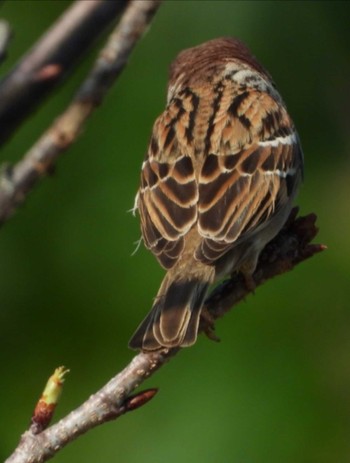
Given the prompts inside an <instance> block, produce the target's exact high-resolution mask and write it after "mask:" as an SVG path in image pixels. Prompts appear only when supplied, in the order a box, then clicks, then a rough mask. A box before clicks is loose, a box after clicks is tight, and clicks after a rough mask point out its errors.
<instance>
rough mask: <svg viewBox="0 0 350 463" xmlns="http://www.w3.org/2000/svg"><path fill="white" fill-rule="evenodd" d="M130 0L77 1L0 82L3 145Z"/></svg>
mask: <svg viewBox="0 0 350 463" xmlns="http://www.w3.org/2000/svg"><path fill="white" fill-rule="evenodd" d="M126 4H127V0H113V1H111V0H90V1H88V2H82V1H79V0H78V1H76V2H74V3H73V5H72V6H71V7H70V8H68V9H67V11H65V12H64V14H63V15H62V16H61V17H60V18H59V19H58V20H57V21H56V23H55V24H54V25H53V26H52V27H51V28H50V29H49V30H48V31H47V32H46V33H45V34H44V35H43V36H42V38H40V39H39V41H38V42H37V43H36V44H35V45H34V46H33V47H32V49H31V50H30V51H29V52H28V53H27V54H26V55H25V56H24V57H23V58H22V59H21V60H20V62H19V63H18V64H17V65H16V67H15V68H14V69H13V71H11V72H10V73H9V74H8V75H7V76H6V77H5V78H4V79H3V80H2V82H1V84H0V145H1V144H3V143H5V141H6V140H8V138H9V137H10V136H11V135H12V133H13V132H14V130H16V129H17V128H18V126H19V125H20V124H21V122H22V121H23V120H24V119H25V118H26V117H27V116H28V115H29V114H30V113H31V112H32V111H33V110H34V109H35V108H37V107H38V106H39V104H40V103H42V101H43V99H44V98H45V97H46V96H47V95H48V94H49V93H50V92H51V91H52V90H53V89H54V88H55V87H56V86H57V84H58V83H60V82H62V80H63V79H64V77H66V76H67V75H68V73H69V71H70V70H71V69H72V68H73V66H74V65H76V64H77V63H78V61H79V58H81V56H82V55H83V54H84V53H85V52H86V51H87V50H88V48H89V47H90V46H91V45H92V44H93V43H94V42H95V40H96V39H97V38H98V37H99V35H100V34H101V33H102V32H103V31H104V30H105V29H106V28H107V27H108V26H109V25H111V24H112V23H113V22H115V20H116V18H117V16H118V14H119V13H121V11H122V10H123V8H124V7H125V6H126Z"/></svg>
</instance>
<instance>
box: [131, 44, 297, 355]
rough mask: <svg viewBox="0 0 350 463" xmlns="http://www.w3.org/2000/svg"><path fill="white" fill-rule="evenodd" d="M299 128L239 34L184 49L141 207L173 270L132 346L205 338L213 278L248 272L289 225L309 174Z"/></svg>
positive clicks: (151, 239) (161, 256) (148, 233)
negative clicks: (201, 329) (203, 319)
mask: <svg viewBox="0 0 350 463" xmlns="http://www.w3.org/2000/svg"><path fill="white" fill-rule="evenodd" d="M302 165H303V159H302V152H301V147H300V144H299V141H298V136H297V133H296V132H295V129H294V125H293V122H292V120H291V119H290V117H289V115H288V113H287V110H286V107H285V105H284V103H283V101H282V99H281V97H280V95H279V94H278V92H277V90H276V88H275V86H274V84H273V82H272V80H271V77H270V76H269V74H268V73H267V72H266V71H265V70H264V69H263V68H262V67H261V65H260V64H259V63H258V62H257V61H256V60H255V58H254V57H253V56H252V55H251V53H250V51H249V50H248V49H247V48H246V46H245V45H244V44H243V43H242V42H240V41H239V40H237V39H233V38H220V39H216V40H211V41H209V42H206V43H204V44H203V45H200V46H198V47H194V48H190V49H188V50H185V51H183V52H182V53H180V54H179V55H178V57H177V58H176V60H175V61H174V63H173V64H172V66H171V69H170V79H169V86H168V100H167V107H166V109H165V111H164V112H163V113H162V114H161V115H160V116H159V118H158V119H157V120H156V122H155V124H154V127H153V133H152V137H151V141H150V145H149V149H148V152H147V154H146V157H145V161H144V163H143V165H142V173H141V186H140V189H139V191H138V194H137V197H136V202H135V206H136V207H137V208H138V209H139V213H140V217H141V228H142V235H143V240H144V243H145V245H146V247H147V248H148V249H150V250H151V251H152V252H153V254H154V255H155V256H156V257H157V259H158V261H159V263H160V264H161V265H162V266H163V267H164V268H165V269H166V270H167V274H166V276H165V278H164V280H163V282H162V285H161V287H160V289H159V292H158V295H157V297H156V299H155V302H154V305H153V307H152V310H151V311H150V313H149V314H148V315H147V317H146V318H145V320H144V321H143V322H142V323H141V325H140V326H139V328H138V329H137V331H136V333H135V334H134V336H133V337H132V339H131V341H130V347H132V348H136V349H138V348H140V349H143V350H155V349H159V348H161V347H174V346H181V347H184V346H189V345H191V344H193V343H194V342H195V341H196V337H197V331H198V324H199V318H200V313H201V308H202V304H203V301H204V299H205V296H206V292H207V289H208V286H209V285H210V284H211V283H213V282H214V281H215V280H217V279H218V278H222V277H223V276H225V275H227V274H230V273H232V272H236V271H241V272H243V274H244V275H245V277H246V280H247V282H248V283H249V282H250V283H251V282H252V274H253V272H254V270H255V268H256V264H257V260H258V257H259V254H260V252H261V250H262V249H263V247H264V246H265V244H266V243H267V242H268V241H270V240H271V239H272V238H273V237H274V236H275V235H276V234H277V233H278V231H279V230H280V229H281V228H282V226H283V224H284V222H285V220H286V218H287V216H288V214H289V211H290V209H291V207H292V201H293V198H294V196H295V194H296V191H297V188H298V185H299V183H300V181H301V176H302Z"/></svg>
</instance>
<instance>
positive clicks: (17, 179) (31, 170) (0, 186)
mask: <svg viewBox="0 0 350 463" xmlns="http://www.w3.org/2000/svg"><path fill="white" fill-rule="evenodd" d="M78 3H83V4H86V3H88V4H89V3H90V2H78ZM107 3H108V2H107ZM159 5H160V0H142V1H140V0H138V1H132V2H131V1H129V5H128V7H127V9H126V11H125V13H124V14H123V16H122V18H121V20H120V23H119V24H118V26H117V27H116V29H115V30H114V31H113V32H112V34H111V35H110V37H109V39H108V41H107V44H106V46H105V47H104V48H103V49H102V51H101V52H100V55H99V58H98V59H97V61H96V64H95V66H94V68H93V69H92V71H91V73H90V74H89V76H88V77H87V79H86V80H85V82H84V83H83V84H82V86H81V88H80V89H79V91H78V93H77V94H76V96H75V98H74V99H73V101H72V103H71V104H70V105H69V107H68V108H67V109H66V111H64V113H63V114H61V116H59V117H58V119H57V120H56V121H55V122H54V124H53V125H52V126H51V127H50V128H49V129H48V130H47V131H46V132H45V133H44V134H43V135H42V137H41V138H40V139H39V140H38V141H37V142H36V143H35V144H34V146H33V147H32V148H31V149H30V150H29V151H28V152H27V154H26V155H25V156H24V158H23V159H22V160H21V161H19V162H18V163H17V164H16V165H15V166H14V167H6V168H5V169H3V172H2V175H1V177H0V224H3V223H4V222H5V221H6V220H7V219H8V218H9V217H10V216H11V215H12V214H13V212H14V211H15V210H16V208H17V207H18V205H19V204H21V203H22V202H23V201H24V199H25V198H26V196H27V195H28V193H29V192H30V191H31V190H32V188H33V187H34V185H35V184H36V183H37V182H38V181H39V179H41V178H42V177H43V176H44V175H46V174H48V173H49V172H50V170H51V169H52V167H53V165H54V163H55V161H56V160H57V158H58V157H59V156H60V155H61V154H62V153H63V152H64V151H65V150H66V149H67V148H68V147H69V146H70V145H71V144H72V143H73V142H74V141H75V140H76V138H77V137H78V135H79V133H80V132H81V130H82V128H83V126H84V123H85V121H86V119H87V118H88V117H89V116H90V114H91V113H92V111H93V110H94V109H95V108H96V106H97V105H98V104H100V103H101V101H102V99H103V97H104V96H105V94H106V92H107V91H108V90H109V89H110V87H111V85H112V83H113V82H114V81H115V79H116V78H117V76H118V75H119V73H120V72H121V70H122V69H123V68H124V66H125V65H126V62H127V59H128V57H129V55H130V53H131V51H132V50H133V48H134V46H135V45H136V43H137V41H138V40H139V38H140V37H141V36H142V34H143V33H144V32H145V30H146V29H147V27H148V24H149V23H150V21H151V19H152V18H153V15H154V14H155V12H156V10H157V9H158V7H159ZM0 101H1V92H0ZM0 121H1V118H0ZM0 127H1V123H0Z"/></svg>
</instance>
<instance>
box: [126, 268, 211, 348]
mask: <svg viewBox="0 0 350 463" xmlns="http://www.w3.org/2000/svg"><path fill="white" fill-rule="evenodd" d="M211 280H212V278H211V273H210V275H209V276H208V277H207V278H203V279H199V278H192V279H188V280H181V279H179V280H175V281H174V280H172V279H171V278H169V276H168V275H167V276H166V277H165V278H164V280H163V283H162V285H161V287H160V290H159V292H158V296H157V298H156V300H155V303H154V305H153V307H152V309H151V311H150V312H149V314H148V315H147V316H146V318H145V319H144V320H143V322H142V323H141V324H140V326H139V327H138V328H137V330H136V332H135V333H134V335H133V337H132V338H131V340H130V342H129V346H130V347H131V348H132V349H143V350H156V349H160V348H162V347H176V346H180V347H185V346H190V345H192V344H194V343H195V341H196V339H197V332H198V325H199V319H200V313H201V309H202V306H203V302H204V299H205V295H206V293H207V289H208V286H209V285H210V283H211V282H212V281H211Z"/></svg>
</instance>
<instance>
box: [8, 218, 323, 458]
mask: <svg viewBox="0 0 350 463" xmlns="http://www.w3.org/2000/svg"><path fill="white" fill-rule="evenodd" d="M296 212H297V210H296V209H295V210H294V211H293V213H292V214H291V217H290V219H289V221H288V223H287V224H286V226H285V228H284V229H283V230H282V231H281V232H280V233H279V234H278V235H277V237H276V238H275V239H274V240H273V241H272V242H271V243H269V244H268V245H267V246H266V248H265V250H264V251H263V253H262V255H261V258H260V259H259V265H258V268H257V271H256V273H255V274H254V279H255V282H256V285H257V286H260V285H262V284H263V283H264V282H266V281H267V280H269V279H270V278H272V277H274V276H276V275H280V274H282V273H285V272H287V271H289V270H292V269H293V268H294V266H295V265H297V264H299V263H301V262H303V261H304V260H306V259H308V258H309V257H312V256H313V255H315V254H317V253H318V252H320V251H322V250H324V249H325V246H322V245H317V244H310V243H311V241H312V239H313V238H314V237H315V236H316V234H317V232H318V230H317V228H316V225H315V222H316V216H315V215H314V214H310V215H308V216H306V217H300V218H297V219H296V218H295V215H296ZM248 294H249V290H248V289H247V288H246V287H245V285H244V282H243V279H241V278H240V277H237V278H234V279H232V280H229V281H228V282H225V283H224V284H222V285H221V286H219V287H218V288H217V289H215V290H214V291H213V293H212V294H211V295H210V297H209V298H208V300H207V303H206V306H207V309H208V310H209V312H210V316H211V318H212V319H214V320H215V319H217V318H219V317H221V316H222V315H223V314H224V313H226V312H227V311H228V310H229V309H230V308H232V307H233V306H235V305H237V304H238V303H239V302H240V301H241V300H242V299H243V298H244V297H245V296H247V295H248ZM204 329H206V322H205V321H204V322H203V324H202V326H201V330H202V331H203V330H204ZM180 351H181V349H179V348H176V349H170V350H169V349H164V350H160V351H155V352H148V353H143V352H141V353H139V354H137V355H136V356H135V357H134V358H133V360H132V361H131V362H130V364H129V365H128V366H127V367H126V368H125V369H124V370H123V371H121V372H120V373H119V374H118V375H117V376H115V377H114V378H112V379H111V380H110V381H109V382H108V383H107V384H106V385H105V386H104V387H103V388H102V389H100V390H99V391H98V392H97V393H95V394H94V395H92V396H91V397H90V398H89V399H88V400H87V401H86V402H85V403H83V404H82V405H81V406H80V407H79V408H77V409H76V410H74V411H73V412H71V413H70V414H69V415H67V416H66V417H65V418H63V419H62V420H60V421H59V422H58V423H57V424H55V425H53V426H51V427H49V428H48V429H46V430H45V431H43V432H41V433H39V434H34V433H33V432H32V430H31V429H30V430H29V431H26V432H25V433H24V434H23V436H22V438H21V441H20V443H19V445H18V447H17V449H16V450H15V452H14V453H13V454H12V455H11V456H10V457H9V458H8V459H7V460H6V462H5V463H29V462H31V463H35V462H43V461H46V460H48V459H49V458H51V457H52V456H53V455H54V454H55V453H57V452H58V451H59V450H61V449H62V448H63V447H64V446H65V445H67V444H68V443H69V442H71V441H72V440H74V439H76V438H77V437H78V436H79V435H81V434H83V433H85V432H87V431H88V430H90V429H92V428H94V427H96V426H98V425H100V424H102V423H105V422H107V421H110V420H112V419H116V418H118V417H119V416H121V415H122V414H124V413H125V412H126V411H131V410H133V409H134V408H133V406H132V405H131V406H129V405H130V403H133V400H134V396H132V397H130V394H131V392H132V391H133V390H134V389H136V388H137V387H138V386H139V385H140V384H142V383H143V382H144V381H145V380H146V379H147V378H148V377H150V376H151V375H153V373H155V372H156V371H157V370H158V369H159V368H160V367H162V366H163V365H164V364H165V363H166V362H168V361H169V360H170V359H171V358H172V357H174V356H175V355H176V354H177V353H179V352H180ZM151 391H154V390H151ZM152 394H153V392H152V393H151V395H152ZM152 396H153V395H152ZM136 397H138V396H136ZM140 397H141V399H140V404H141V405H143V404H144V403H145V402H146V401H147V400H143V399H142V397H143V393H140ZM136 402H137V400H136Z"/></svg>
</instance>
